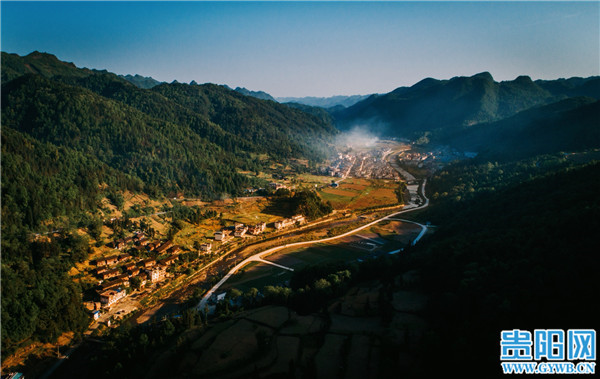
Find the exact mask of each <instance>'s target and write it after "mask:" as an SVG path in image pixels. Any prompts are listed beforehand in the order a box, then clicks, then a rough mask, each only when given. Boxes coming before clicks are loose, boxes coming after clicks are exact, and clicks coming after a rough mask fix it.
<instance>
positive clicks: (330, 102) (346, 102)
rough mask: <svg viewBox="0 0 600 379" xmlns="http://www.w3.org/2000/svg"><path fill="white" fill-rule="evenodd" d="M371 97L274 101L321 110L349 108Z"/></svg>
mask: <svg viewBox="0 0 600 379" xmlns="http://www.w3.org/2000/svg"><path fill="white" fill-rule="evenodd" d="M369 96H371V95H352V96H343V95H339V96H331V97H315V96H306V97H278V98H276V100H277V101H278V102H280V103H297V104H304V105H309V106H311V107H321V108H333V107H337V106H342V107H344V108H347V107H350V106H352V105H354V104H356V103H358V102H359V101H362V100H365V99H366V98H368V97H369Z"/></svg>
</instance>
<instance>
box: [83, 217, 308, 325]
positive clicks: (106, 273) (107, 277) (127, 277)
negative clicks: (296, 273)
mask: <svg viewBox="0 0 600 379" xmlns="http://www.w3.org/2000/svg"><path fill="white" fill-rule="evenodd" d="M305 222H306V220H305V218H304V216H302V215H296V216H293V217H292V218H288V219H283V220H281V221H277V222H275V224H274V225H275V229H277V230H279V229H283V228H286V227H288V226H291V225H296V224H303V223H305ZM266 227H267V224H266V223H264V222H260V223H258V224H255V225H244V224H242V223H235V225H234V226H233V227H230V228H224V229H222V230H219V231H217V232H215V234H214V238H215V240H216V241H227V240H229V239H231V238H233V236H235V237H244V236H245V235H246V234H250V235H254V236H257V235H259V234H261V233H263V232H264V231H265V229H266ZM109 246H111V247H113V248H115V249H117V250H123V249H124V248H125V247H130V248H132V249H137V250H140V251H144V252H154V253H155V254H157V255H158V256H165V255H166V257H165V258H163V259H159V260H157V259H153V258H147V259H142V258H135V257H133V256H132V255H131V254H128V253H125V252H123V253H120V254H115V255H112V256H108V257H102V258H98V259H96V260H95V262H92V263H94V264H95V266H96V267H95V270H94V272H93V273H94V274H95V276H96V277H97V278H98V279H99V280H100V284H99V286H98V289H97V294H98V297H99V299H100V301H94V302H88V303H86V304H87V305H86V306H87V308H88V310H90V311H91V312H92V313H93V314H94V318H97V316H98V314H99V311H100V309H101V308H110V307H111V306H112V305H114V304H115V303H117V302H119V301H120V300H121V299H123V298H124V297H126V296H127V292H126V291H125V288H126V287H130V285H131V282H132V281H133V280H135V281H136V282H137V283H135V284H136V285H138V284H139V286H140V287H143V286H145V285H146V284H149V283H152V284H153V283H157V282H160V281H162V280H164V279H165V278H166V277H167V268H168V267H169V266H170V265H172V264H173V263H174V262H175V261H176V260H177V259H178V253H179V252H180V250H181V248H180V247H179V246H177V245H174V244H173V242H172V241H166V242H160V241H155V242H150V240H149V239H148V238H146V236H145V235H144V234H143V233H136V234H135V235H134V236H131V237H128V238H122V239H119V240H116V241H113V242H112V243H111V244H110V245H109ZM199 248H200V251H201V252H204V253H210V252H211V250H212V245H211V244H210V243H203V244H201V245H200V246H199ZM134 278H136V279H134Z"/></svg>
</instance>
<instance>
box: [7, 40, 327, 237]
mask: <svg viewBox="0 0 600 379" xmlns="http://www.w3.org/2000/svg"><path fill="white" fill-rule="evenodd" d="M2 128H3V134H2V137H3V144H2V176H3V181H2V189H3V204H4V205H6V207H4V208H3V218H4V219H9V218H10V216H9V214H12V215H13V216H14V217H16V219H15V223H14V224H16V225H28V226H29V227H34V226H35V225H37V224H39V223H40V222H42V221H43V220H44V219H47V218H49V217H53V216H56V215H57V214H58V213H63V214H64V212H65V209H73V207H75V208H78V209H79V208H81V207H84V204H90V203H93V199H94V198H95V197H96V196H97V194H98V193H99V190H98V188H99V187H98V185H100V187H102V185H103V184H109V185H111V184H112V186H113V188H114V189H117V190H124V189H132V190H136V191H144V192H146V193H149V194H151V195H153V194H154V195H157V194H168V193H171V192H183V193H184V194H186V195H187V196H200V197H202V198H205V199H213V198H218V197H220V196H222V194H241V193H242V192H243V189H244V188H246V187H247V186H250V185H253V183H252V179H250V178H249V177H248V176H246V175H242V174H240V173H239V171H240V170H246V171H248V170H251V171H258V170H259V169H260V168H261V167H263V166H270V165H272V164H273V163H275V162H279V163H285V162H289V161H290V160H298V159H307V160H309V161H313V162H316V161H319V160H321V159H323V158H324V157H325V151H326V150H325V148H326V144H327V143H328V141H329V140H330V139H331V137H332V136H333V135H335V134H336V133H337V130H336V129H335V128H334V127H333V125H332V124H331V123H329V122H327V121H326V120H324V119H322V118H318V117H316V116H314V115H311V114H308V113H305V112H302V111H301V110H297V109H294V108H290V107H288V106H285V105H282V104H279V103H276V102H273V101H263V100H259V99H256V98H254V97H249V96H244V95H242V94H241V93H239V92H236V91H233V90H230V89H227V88H226V87H224V86H218V85H213V84H205V85H190V84H179V83H171V84H167V83H162V84H159V85H156V86H153V87H152V89H143V88H139V87H138V86H135V85H133V84H131V83H130V82H129V81H127V80H126V79H124V78H122V77H119V76H118V75H115V74H112V73H110V72H107V71H99V70H90V69H81V68H77V67H76V66H75V65H73V64H72V63H66V62H62V61H60V60H58V59H57V58H56V57H55V56H53V55H51V54H45V53H39V52H34V53H31V54H29V55H27V56H24V57H20V56H18V55H15V54H7V53H4V52H3V53H2ZM9 129H10V132H7V133H5V131H8V130H9ZM9 138H10V139H11V141H21V142H20V143H21V144H22V145H21V146H19V143H16V142H14V143H10V144H9V143H4V142H5V139H9ZM27 141H30V142H27ZM40 149H43V150H44V151H47V152H49V154H51V155H53V156H56V158H55V161H60V162H62V163H63V164H73V165H74V164H75V162H72V160H73V159H74V157H76V156H80V157H85V160H86V161H89V162H93V164H91V167H94V168H93V169H90V170H89V171H87V172H86V174H85V175H84V176H83V178H86V179H85V180H83V179H82V180H83V182H82V183H79V184H78V185H75V186H74V187H73V191H74V193H70V194H67V193H65V192H64V191H61V190H60V184H59V183H62V182H63V179H64V178H58V177H56V176H52V175H50V174H49V172H48V171H46V170H42V171H39V170H34V169H32V168H33V167H36V166H38V165H39V163H38V162H35V161H34V160H35V159H36V158H35V157H38V156H39V155H40V154H42V153H41V150H40ZM32 150H33V151H32ZM44 154H46V153H44ZM17 162H18V164H17ZM13 163H14V164H13ZM68 167H71V166H68ZM28 168H31V169H28ZM24 171H26V172H31V176H30V177H27V178H24V177H23V175H21V173H22V172H24ZM108 173H111V174H110V175H108ZM107 176H108V177H110V178H107ZM117 178H121V179H117ZM123 178H126V180H123ZM45 182H48V183H49V184H48V188H52V191H50V192H48V189H44V188H41V187H37V186H35V183H45ZM44 191H46V192H47V193H44ZM23 196H25V198H23ZM72 196H76V197H78V198H80V199H81V201H80V202H78V203H76V204H74V203H73V201H72V200H69V199H71V197H72ZM40 197H42V198H43V197H46V198H49V199H50V200H49V201H46V202H42V203H39V202H36V201H34V198H40ZM15 199H21V200H19V201H18V203H19V204H18V205H15V207H14V209H13V208H11V206H10V205H11V204H13V200H14V201H16V200H15ZM40 204H41V205H40ZM66 204H71V205H70V206H66ZM10 209H13V210H14V212H13V213H10V212H8V211H9V210H10ZM4 210H7V212H8V213H6V214H5V212H4ZM57 212H58V213H57ZM67 213H68V212H67ZM27 215H30V216H31V217H28V216H27ZM5 217H6V218H5ZM17 219H18V220H17ZM3 225H4V224H3Z"/></svg>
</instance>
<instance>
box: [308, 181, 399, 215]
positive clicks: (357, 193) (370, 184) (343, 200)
mask: <svg viewBox="0 0 600 379" xmlns="http://www.w3.org/2000/svg"><path fill="white" fill-rule="evenodd" d="M397 187H398V184H397V183H396V182H394V181H391V180H383V179H359V178H347V179H345V180H343V181H341V182H340V183H339V185H338V187H335V188H334V187H331V186H327V187H323V188H321V189H320V190H319V196H321V198H322V199H323V200H327V201H330V202H331V205H332V206H333V208H334V209H338V210H339V209H349V210H359V209H365V208H371V207H378V206H385V205H395V204H397V202H398V200H397V198H396V194H395V193H394V190H395V189H396V188H397Z"/></svg>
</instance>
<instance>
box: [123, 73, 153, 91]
mask: <svg viewBox="0 0 600 379" xmlns="http://www.w3.org/2000/svg"><path fill="white" fill-rule="evenodd" d="M119 77H121V78H123V79H125V80H127V81H128V82H129V83H131V84H133V85H135V86H136V87H139V88H143V89H150V88H152V87H156V86H157V85H159V84H160V83H162V82H159V81H158V80H156V79H154V78H152V77H149V76H141V75H138V74H135V75H130V74H128V75H119Z"/></svg>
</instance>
